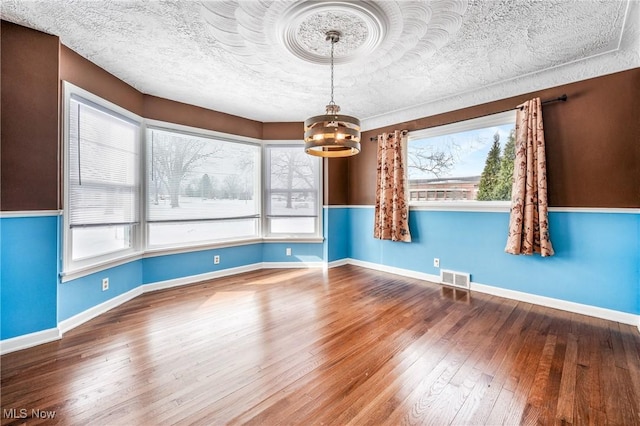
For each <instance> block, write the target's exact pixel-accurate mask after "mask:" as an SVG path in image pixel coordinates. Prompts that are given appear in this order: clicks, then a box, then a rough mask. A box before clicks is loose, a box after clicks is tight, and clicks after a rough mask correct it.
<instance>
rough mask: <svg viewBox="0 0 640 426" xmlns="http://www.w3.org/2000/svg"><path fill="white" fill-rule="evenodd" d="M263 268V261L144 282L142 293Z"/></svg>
mask: <svg viewBox="0 0 640 426" xmlns="http://www.w3.org/2000/svg"><path fill="white" fill-rule="evenodd" d="M258 269H262V264H261V263H253V264H251V265H245V266H238V267H235V268H227V269H221V270H219V271H213V272H206V273H204V274H198V275H189V276H188V277H181V278H175V279H172V280H166V281H158V282H155V283H150V284H143V285H141V286H140V287H142V293H149V292H151V291H157V290H164V289H166V288H172V287H180V286H183V285H189V284H195V283H197V282H200V281H206V280H212V279H215V278H221V277H227V276H229V275H236V274H241V273H243V272H251V271H256V270H258Z"/></svg>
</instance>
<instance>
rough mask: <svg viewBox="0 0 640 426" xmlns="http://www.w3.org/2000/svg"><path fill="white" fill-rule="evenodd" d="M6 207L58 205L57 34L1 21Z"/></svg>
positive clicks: (1, 202) (1, 128) (0, 126)
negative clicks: (49, 33)
mask: <svg viewBox="0 0 640 426" xmlns="http://www.w3.org/2000/svg"><path fill="white" fill-rule="evenodd" d="M0 44H1V46H0V50H1V52H2V65H1V73H2V74H1V75H2V83H1V87H0V90H1V92H2V93H1V96H0V98H1V100H0V108H1V111H2V119H1V124H0V133H1V135H2V143H1V145H2V148H1V152H0V157H1V161H2V163H1V165H0V169H1V176H0V180H1V182H2V184H1V188H0V191H1V198H0V206H1V207H2V210H4V211H21V210H57V209H59V208H60V197H59V192H58V186H59V167H58V164H59V158H60V150H59V144H58V141H59V137H58V134H59V128H58V123H59V120H58V109H59V102H58V99H59V92H58V91H59V87H60V86H59V79H58V48H59V41H58V37H54V36H50V35H48V34H44V33H41V32H39V31H34V30H31V29H28V28H24V27H21V26H19V25H15V24H12V23H10V22H6V21H1V22H0Z"/></svg>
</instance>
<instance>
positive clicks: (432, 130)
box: [404, 109, 516, 212]
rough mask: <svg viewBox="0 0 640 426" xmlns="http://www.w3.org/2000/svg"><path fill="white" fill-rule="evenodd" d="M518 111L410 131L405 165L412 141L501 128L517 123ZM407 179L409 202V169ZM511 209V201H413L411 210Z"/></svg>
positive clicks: (498, 210)
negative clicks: (487, 128) (495, 127)
mask: <svg viewBox="0 0 640 426" xmlns="http://www.w3.org/2000/svg"><path fill="white" fill-rule="evenodd" d="M515 116H516V111H515V109H513V110H508V111H503V112H499V113H496V114H491V115H486V116H483V117H477V118H471V119H469V120H462V121H457V122H455V123H449V124H443V125H441V126H435V127H429V128H426V129H421V130H414V131H410V132H409V133H408V135H407V149H405V155H404V157H405V164H407V156H408V151H409V149H408V145H409V144H410V143H411V141H412V140H417V139H426V138H433V137H437V136H443V135H448V134H452V133H462V132H466V131H469V130H475V129H482V128H486V127H491V126H501V125H504V124H509V123H512V122H515ZM405 169H406V171H405V173H406V176H405V178H406V179H407V185H406V186H407V200H409V197H408V193H409V178H408V173H409V168H408V167H406V168H405ZM510 208H511V202H510V201H411V200H409V209H410V210H416V211H420V210H425V211H428V210H432V211H479V212H508V211H509V210H510Z"/></svg>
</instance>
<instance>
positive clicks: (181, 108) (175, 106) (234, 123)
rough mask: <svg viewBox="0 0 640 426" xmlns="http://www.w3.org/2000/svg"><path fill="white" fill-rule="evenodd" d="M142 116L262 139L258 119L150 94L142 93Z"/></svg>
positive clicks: (260, 125) (260, 124)
mask: <svg viewBox="0 0 640 426" xmlns="http://www.w3.org/2000/svg"><path fill="white" fill-rule="evenodd" d="M142 116H143V117H144V118H149V119H152V120H159V121H167V122H169V123H176V124H182V125H184V126H191V127H196V128H199V129H207V130H214V131H217V132H223V133H230V134H233V135H240V136H247V137H250V138H256V139H262V123H261V122H259V121H253V120H248V119H246V118H242V117H238V116H235V115H231V114H225V113H223V112H217V111H212V110H210V109H205V108H201V107H197V106H194V105H189V104H183V103H180V102H175V101H171V100H169V99H164V98H158V97H156V96H151V95H144V113H143V114H142Z"/></svg>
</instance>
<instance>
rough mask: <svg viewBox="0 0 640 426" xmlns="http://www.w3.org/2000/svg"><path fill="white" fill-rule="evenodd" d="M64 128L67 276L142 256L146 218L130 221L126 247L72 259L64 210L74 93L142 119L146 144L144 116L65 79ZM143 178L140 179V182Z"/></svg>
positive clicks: (66, 197) (64, 259)
mask: <svg viewBox="0 0 640 426" xmlns="http://www.w3.org/2000/svg"><path fill="white" fill-rule="evenodd" d="M62 90H63V93H62V94H63V99H64V103H63V114H62V115H63V131H62V140H63V153H64V154H63V158H64V165H63V167H64V174H63V215H62V218H63V220H62V222H63V230H62V234H63V235H62V241H63V244H62V271H63V273H62V275H63V276H66V275H69V274H74V273H76V272H77V271H84V270H88V269H92V268H94V267H96V266H99V265H104V264H111V263H114V262H115V263H117V262H119V261H120V259H122V258H127V259H129V258H132V257H136V256H140V255H141V254H142V237H141V228H142V219H141V222H140V224H138V225H130V226H131V228H132V231H131V247H130V248H127V249H122V250H115V251H112V252H109V253H105V254H102V255H99V256H91V257H87V258H83V259H79V260H75V261H74V260H73V259H72V249H73V247H72V239H73V238H72V235H71V227H70V223H69V215H68V214H64V212H69V211H70V210H69V182H68V174H67V173H68V171H69V170H70V168H69V160H70V159H69V154H68V153H69V148H70V147H69V140H70V123H69V112H70V108H71V105H70V103H71V96H72V95H76V96H79V97H81V98H83V99H86V100H87V101H90V102H92V103H94V104H96V105H98V106H99V107H101V108H104V109H106V110H108V111H111V112H113V113H116V114H119V115H121V116H123V117H126V118H128V119H131V120H133V121H136V122H138V123H140V127H139V134H138V143H140V144H142V141H143V136H144V135H143V133H142V132H143V129H144V126H143V121H144V120H143V118H142V117H140V116H138V115H136V114H134V113H132V112H130V111H128V110H126V109H124V108H122V107H120V106H118V105H116V104H113V103H111V102H109V101H107V100H105V99H103V98H101V97H99V96H96V95H94V94H93V93H91V92H88V91H86V90H84V89H81V88H80V87H78V86H75V85H73V84H71V83H69V82H67V81H63V86H62ZM139 149H140V151H139V152H140V153H141V155H140V156H139V161H140V164H139V165H138V167H139V170H142V165H143V164H142V163H143V162H144V155H143V153H142V147H139ZM141 183H142V180H140V184H141ZM140 190H141V191H140V193H141V194H142V188H140ZM142 204H143V201H142V197H140V199H139V200H138V209H139V212H140V216H142V214H143V206H142Z"/></svg>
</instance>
